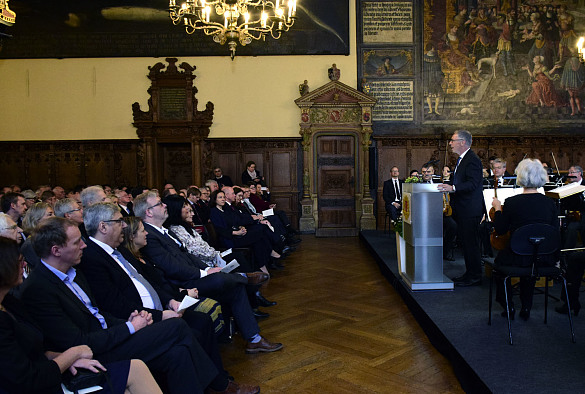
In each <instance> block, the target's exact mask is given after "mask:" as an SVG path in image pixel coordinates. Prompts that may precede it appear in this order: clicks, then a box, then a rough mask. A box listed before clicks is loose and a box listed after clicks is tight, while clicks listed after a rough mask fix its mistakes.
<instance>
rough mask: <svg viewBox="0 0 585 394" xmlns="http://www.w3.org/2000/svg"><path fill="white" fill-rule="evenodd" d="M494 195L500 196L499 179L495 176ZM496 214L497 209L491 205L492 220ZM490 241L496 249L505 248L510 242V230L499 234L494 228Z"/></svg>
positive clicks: (490, 215)
mask: <svg viewBox="0 0 585 394" xmlns="http://www.w3.org/2000/svg"><path fill="white" fill-rule="evenodd" d="M494 197H495V198H498V179H497V178H496V177H495V176H494ZM495 216H496V209H495V208H494V207H491V209H490V212H489V217H490V220H491V221H492V222H493V221H494V217H495ZM490 243H491V244H492V247H493V248H494V249H496V250H504V249H506V247H507V246H508V245H509V244H510V232H509V231H508V232H507V233H505V234H502V235H500V234H498V233H497V232H496V229H495V228H494V229H492V233H491V234H490Z"/></svg>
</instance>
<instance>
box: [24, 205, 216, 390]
mask: <svg viewBox="0 0 585 394" xmlns="http://www.w3.org/2000/svg"><path fill="white" fill-rule="evenodd" d="M107 225H113V226H119V225H120V224H119V223H117V222H108V224H107ZM33 247H34V249H35V251H36V252H37V254H38V255H39V256H40V257H41V259H42V260H41V264H40V265H39V267H37V268H36V269H35V270H34V271H33V272H32V273H31V275H30V276H29V277H28V278H27V280H26V283H24V285H23V289H22V297H21V298H22V301H23V302H24V303H25V305H26V307H27V309H28V311H29V312H30V314H31V316H32V317H33V318H34V319H35V320H36V322H37V323H38V325H39V326H40V327H41V329H42V330H43V334H44V337H45V343H46V346H47V348H48V349H51V350H53V351H64V350H65V349H67V348H70V347H72V346H77V345H87V346H89V347H90V348H91V349H92V351H93V353H94V356H95V358H96V359H98V360H100V361H101V362H113V361H118V360H126V359H132V358H138V359H141V360H143V361H144V362H146V364H147V365H148V366H149V368H150V369H151V370H152V371H153V373H154V374H155V376H157V375H158V376H159V377H160V375H161V374H162V375H164V376H165V377H166V383H167V386H168V389H169V391H170V392H172V393H178V394H181V393H186V392H199V393H202V392H203V390H204V389H205V388H206V387H208V386H209V385H210V383H212V382H213V381H214V378H215V377H216V376H217V374H218V371H217V369H216V368H215V366H214V365H213V363H212V361H211V360H210V359H209V358H208V357H207V355H206V354H205V352H204V351H203V350H202V349H201V347H200V346H199V344H198V343H197V341H195V340H194V339H193V336H192V335H191V333H190V330H189V328H188V327H187V325H186V324H185V322H184V321H183V320H182V319H169V320H165V321H163V322H160V323H157V324H154V325H152V316H151V315H150V314H149V313H148V312H146V311H141V312H138V311H134V312H133V313H132V314H131V315H130V317H129V318H128V319H118V318H115V317H113V316H111V315H110V314H108V313H106V312H103V311H100V310H99V309H98V308H97V307H96V304H95V300H94V299H93V296H92V294H91V292H90V291H89V286H88V284H87V282H86V280H85V278H84V276H83V274H81V273H79V272H76V270H75V268H74V267H75V266H76V265H77V264H79V262H80V260H81V255H82V252H83V249H84V248H85V244H84V242H83V241H82V240H81V233H80V231H79V228H78V227H77V225H76V224H75V223H74V222H72V221H70V220H67V219H63V218H58V217H52V218H48V219H46V220H45V221H44V222H43V223H42V224H41V225H40V226H39V228H38V229H37V231H36V232H35V235H34V236H33ZM210 387H211V388H213V389H216V387H215V386H213V385H212V386H210ZM217 389H220V390H221V389H223V388H221V387H218V388H217Z"/></svg>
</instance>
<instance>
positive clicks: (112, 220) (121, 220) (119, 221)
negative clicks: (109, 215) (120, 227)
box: [103, 218, 124, 224]
mask: <svg viewBox="0 0 585 394" xmlns="http://www.w3.org/2000/svg"><path fill="white" fill-rule="evenodd" d="M103 222H104V223H112V222H113V223H120V224H122V223H124V218H120V219H110V220H103Z"/></svg>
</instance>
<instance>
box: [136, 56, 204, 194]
mask: <svg viewBox="0 0 585 394" xmlns="http://www.w3.org/2000/svg"><path fill="white" fill-rule="evenodd" d="M166 61H167V62H168V63H169V64H168V66H166V70H164V69H165V65H164V64H163V63H156V64H155V65H154V66H152V67H148V69H149V70H150V72H149V74H148V78H149V79H150V80H151V81H152V82H151V86H150V88H149V89H148V93H150V98H149V99H148V111H142V110H140V104H138V103H134V104H132V112H133V116H134V123H133V125H134V127H136V128H137V130H136V133H137V134H138V137H139V138H140V139H141V140H142V142H143V145H144V151H145V154H144V156H145V160H144V162H143V163H142V164H143V167H142V168H141V169H140V170H141V171H140V172H143V173H145V174H146V177H145V179H143V180H141V181H142V182H143V183H144V184H146V185H150V186H156V187H159V188H160V187H162V186H163V185H164V183H166V182H169V181H174V182H176V183H178V182H180V184H181V185H191V184H195V185H201V184H202V180H203V171H202V166H201V163H202V158H203V152H202V150H203V140H204V139H205V138H207V136H208V135H209V128H210V127H211V124H212V122H213V103H211V102H208V103H207V104H206V106H205V110H204V111H198V110H197V99H196V98H195V93H197V88H196V87H195V86H193V80H194V79H195V75H193V71H195V66H191V65H189V64H187V63H184V62H183V63H181V64H180V65H179V67H178V68H177V66H176V65H175V63H176V62H177V59H176V58H167V59H166ZM179 69H181V70H182V71H180V70H179Z"/></svg>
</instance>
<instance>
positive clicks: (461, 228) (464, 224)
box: [453, 215, 482, 279]
mask: <svg viewBox="0 0 585 394" xmlns="http://www.w3.org/2000/svg"><path fill="white" fill-rule="evenodd" d="M453 219H455V222H456V223H457V239H458V241H459V242H458V243H459V244H460V245H461V247H462V248H463V258H464V259H465V275H466V276H468V277H470V278H471V279H480V278H481V277H482V271H481V249H480V246H479V222H480V220H481V217H480V216H471V217H466V216H461V215H455V216H454V217H453Z"/></svg>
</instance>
